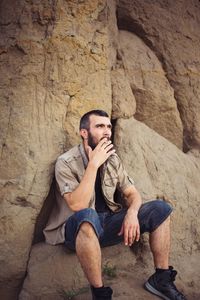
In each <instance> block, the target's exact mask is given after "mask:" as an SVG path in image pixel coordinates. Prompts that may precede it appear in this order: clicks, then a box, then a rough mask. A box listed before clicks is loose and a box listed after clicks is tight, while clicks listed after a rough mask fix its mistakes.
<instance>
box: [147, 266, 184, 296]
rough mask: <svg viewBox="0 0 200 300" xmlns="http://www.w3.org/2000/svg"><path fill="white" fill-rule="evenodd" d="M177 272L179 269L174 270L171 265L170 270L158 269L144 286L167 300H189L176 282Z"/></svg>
mask: <svg viewBox="0 0 200 300" xmlns="http://www.w3.org/2000/svg"><path fill="white" fill-rule="evenodd" d="M176 274H177V271H175V270H173V267H171V266H170V267H169V269H168V270H162V271H161V270H157V271H156V272H155V273H154V274H153V275H152V276H151V277H149V279H148V281H147V282H146V283H145V285H144V287H145V289H147V290H148V291H149V292H151V293H152V294H155V295H157V296H159V297H161V298H162V299H165V300H187V299H186V298H185V296H184V295H183V294H182V293H181V292H179V291H178V290H177V288H176V286H175V284H174V281H175V277H176Z"/></svg>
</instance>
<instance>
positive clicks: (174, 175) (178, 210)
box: [0, 0, 200, 300]
mask: <svg viewBox="0 0 200 300" xmlns="http://www.w3.org/2000/svg"><path fill="white" fill-rule="evenodd" d="M199 28H200V3H199V1H197V0H194V1H190V2H188V1H186V0H179V1H167V2H166V1H165V3H163V1H150V2H147V1H143V0H142V1H138V0H133V1H130V0H129V1H128V0H123V1H116V3H115V1H114V0H112V1H106V0H88V1H73V0H71V1H62V0H61V1H48V0H44V1H42V2H41V1H33V2H27V1H25V0H22V1H20V2H19V1H11V0H9V1H5V0H4V1H1V3H0V66H1V72H0V95H1V102H0V128H1V130H0V146H1V161H0V186H1V191H0V203H1V209H0V234H1V235H0V263H1V264H0V265H1V270H0V298H1V299H6V300H10V299H12V300H13V299H17V298H18V295H19V294H20V299H47V298H45V297H48V299H51V298H52V299H53V298H54V299H60V298H59V297H60V296H59V293H57V292H56V293H55V290H56V289H57V288H58V286H59V290H60V289H65V290H69V289H71V288H72V287H73V280H75V281H74V282H76V285H79V284H80V285H81V284H85V281H84V279H83V276H82V275H80V278H79V277H77V278H76V274H77V273H76V272H75V273H74V275H73V278H71V279H70V280H71V281H70V280H66V281H65V280H64V279H63V280H62V281H61V282H59V283H58V281H57V280H58V279H57V276H60V275H59V274H60V273H61V269H62V266H63V265H64V264H65V263H68V261H69V260H70V261H71V265H70V268H71V269H70V268H69V269H68V268H67V267H66V268H64V271H63V272H64V274H65V276H64V277H65V278H68V277H69V276H70V275H69V274H70V273H69V272H70V270H73V266H76V267H74V268H75V269H74V270H77V272H78V273H79V272H80V267H79V266H78V265H77V261H76V258H75V257H74V256H73V255H70V258H69V257H68V256H69V254H66V253H65V252H64V251H63V248H62V247H60V246H59V247H53V248H52V247H50V246H46V245H44V243H41V244H38V245H37V244H36V245H34V246H32V241H33V240H34V243H35V242H37V241H39V240H41V239H42V235H41V232H42V228H43V227H44V225H45V221H46V220H47V218H48V213H49V210H50V207H51V205H49V203H50V199H52V200H51V201H53V188H52V189H51V190H50V186H51V182H52V179H53V173H54V162H55V159H56V157H57V156H58V155H59V154H60V153H62V152H63V151H64V150H65V149H67V148H69V147H70V146H71V145H74V144H75V143H77V142H78V141H79V136H78V123H79V118H80V116H81V115H82V114H83V113H85V112H86V111H88V110H90V109H94V108H102V109H104V110H106V111H107V112H108V113H109V114H110V115H111V117H112V119H113V121H114V122H113V123H114V125H115V126H114V141H115V145H116V147H117V149H118V152H119V155H120V156H121V157H122V158H123V160H124V162H125V165H126V167H127V169H128V171H129V173H130V174H131V175H132V176H133V177H134V178H135V181H136V185H137V187H138V189H139V190H140V192H141V194H142V195H143V198H144V199H150V198H152V197H156V196H157V195H164V196H167V197H170V198H172V199H173V204H174V207H175V211H174V216H173V220H172V228H173V239H172V248H173V251H172V253H173V254H172V261H173V262H175V264H176V265H178V269H179V270H180V271H181V272H180V274H181V276H180V281H179V284H180V286H181V287H184V291H185V293H186V294H187V295H188V296H189V297H190V298H191V299H199V297H200V295H199V292H198V286H197V282H199V279H200V278H199V272H198V270H199V265H198V262H199V261H200V260H199V248H200V231H199V228H200V224H199V220H198V215H199V205H198V202H199V199H198V197H199V194H200V182H199V180H200V179H199V178H200V154H199V149H200V99H199V97H200V96H199V95H200V90H199V89H200V76H199V74H200V58H199V55H198V54H199V46H200V40H199V34H200V29H199ZM136 119H137V120H138V121H136ZM139 121H140V122H139ZM143 123H145V124H146V125H144V124H143ZM182 146H183V148H182ZM182 150H183V151H184V152H187V153H183V152H182ZM189 150H190V151H189ZM49 191H50V193H49ZM48 194H49V196H48V197H47V195H48ZM45 199H46V201H45ZM144 245H146V242H144ZM145 247H146V248H145ZM145 247H144V249H143V250H141V249H139V254H137V255H139V257H140V254H142V255H144V256H145V257H146V264H145V268H144V270H145V272H146V273H145V275H147V274H148V273H149V271H150V268H151V267H152V265H151V263H150V257H149V255H148V251H149V250H148V247H147V246H145ZM115 249H116V250H114V251H116V252H115V253H116V257H118V256H119V257H120V255H122V253H123V251H125V250H122V248H121V246H119V247H116V248H115ZM109 251H110V252H109ZM111 252H112V251H111V250H108V251H107V250H106V249H105V251H104V254H105V257H106V259H108V258H109V256H111V261H114V259H115V257H113V256H112V253H111ZM125 253H126V254H125V255H127V257H126V260H127V263H126V266H125V269H126V270H125V269H124V272H125V273H123V272H122V271H123V266H122V265H120V268H119V269H120V271H119V274H120V275H119V276H118V277H117V278H116V279H112V281H113V285H114V286H116V290H117V292H116V294H115V297H116V298H117V297H118V298H119V299H120V300H121V299H130V297H131V296H130V295H133V293H134V295H135V297H137V298H138V299H144V297H146V296H144V294H142V293H143V292H142V291H141V289H140V288H138V289H137V286H138V285H137V284H136V282H137V281H136V279H134V277H133V276H132V277H131V274H130V273H129V271H128V266H129V263H130V264H131V262H130V261H131V259H132V257H131V256H130V254H129V253H128V254H127V252H126V251H125ZM134 255H135V254H133V255H132V256H133V261H134V263H132V265H131V268H132V269H134V268H135V269H137V270H139V269H140V268H139V267H141V266H142V260H140V259H139V260H137V257H138V256H137V255H136V260H137V261H136V262H135V260H134V259H135V256H134ZM52 257H55V260H53V267H52V266H51V268H50V266H49V264H50V263H51V259H52ZM45 258H46V259H45ZM144 259H145V258H144ZM42 262H43V263H42ZM137 262H138V263H137ZM143 262H144V260H143ZM27 266H28V267H27ZM76 268H77V269H76ZM192 268H193V269H192ZM42 270H43V271H42ZM26 272H28V273H27V276H26ZM45 272H46V273H45ZM49 272H51V273H52V274H51V281H49V282H47V281H48V280H47V279H48V276H47V275H48V274H49ZM126 272H127V273H126ZM54 273H55V276H54ZM37 274H41V278H40V276H39V275H37ZM123 274H124V275H123ZM138 274H140V273H139V272H138ZM128 275H129V276H130V278H131V279H132V282H133V281H134V280H135V284H132V285H131V284H130V282H128V281H127V276H128ZM25 276H26V277H25ZM138 276H139V275H138ZM38 278H39V280H38ZM58 278H60V277H58ZM78 278H79V279H80V280H79V279H78ZM140 278H141V282H142V281H143V280H144V276H143V274H142V273H141V274H140ZM24 279H25V281H24ZM40 279H41V280H40ZM72 279H73V280H72ZM76 279H77V281H76ZM59 280H60V279H59ZM44 282H46V283H45V284H44ZM120 282H123V283H124V284H125V286H127V289H129V288H130V289H131V288H134V291H136V292H134V291H133V290H131V291H132V294H126V295H124V296H123V295H122V294H121V290H120V289H119V288H117V286H118V287H119V286H120ZM137 283H138V284H140V283H139V282H137ZM42 286H43V288H42ZM50 286H52V287H53V288H50ZM33 287H34V288H33ZM75 288H76V286H75ZM53 289H54V292H53ZM20 290H21V293H20ZM47 291H51V293H50V292H47ZM40 293H41V294H40ZM88 295H89V294H88ZM145 295H146V294H145ZM85 297H86V299H88V298H87V297H88V296H85ZM123 297H124V298H123ZM147 297H148V296H147ZM77 299H78V298H77ZM147 299H148V298H147ZM149 299H153V296H152V297H151V296H149Z"/></svg>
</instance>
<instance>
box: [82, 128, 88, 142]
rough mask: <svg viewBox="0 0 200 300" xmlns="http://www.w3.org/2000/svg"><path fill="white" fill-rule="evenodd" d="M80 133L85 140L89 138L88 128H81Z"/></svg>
mask: <svg viewBox="0 0 200 300" xmlns="http://www.w3.org/2000/svg"><path fill="white" fill-rule="evenodd" d="M80 135H81V136H82V138H83V139H84V140H85V139H87V138H88V131H87V129H81V130H80Z"/></svg>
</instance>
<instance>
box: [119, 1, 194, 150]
mask: <svg viewBox="0 0 200 300" xmlns="http://www.w3.org/2000/svg"><path fill="white" fill-rule="evenodd" d="M199 12H200V3H199V1H198V0H194V1H192V2H187V1H185V0H179V1H176V2H174V1H173V0H170V1H167V2H163V1H148V3H147V2H146V1H138V0H133V1H132V0H120V1H118V8H117V15H118V26H119V28H120V29H124V30H128V31H130V32H132V33H135V34H136V35H137V36H139V37H140V38H142V40H143V41H144V42H145V43H146V44H147V45H148V46H149V47H150V48H151V49H152V50H153V52H154V54H155V55H156V56H157V57H158V59H159V60H160V62H161V63H162V65H163V69H164V71H165V72H166V76H167V78H168V80H169V82H170V85H171V87H172V88H173V89H174V95H175V98H176V101H177V106H178V109H179V113H180V116H181V120H182V123H183V129H184V135H183V142H184V149H185V150H188V149H191V148H194V147H196V148H199V146H200V116H199V111H200V101H199V97H200V92H199V89H200V86H199V69H200V58H199V55H198V51H199V47H200V39H199V26H200V14H199Z"/></svg>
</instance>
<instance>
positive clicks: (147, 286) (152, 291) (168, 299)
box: [144, 281, 170, 300]
mask: <svg viewBox="0 0 200 300" xmlns="http://www.w3.org/2000/svg"><path fill="white" fill-rule="evenodd" d="M144 287H145V289H146V290H147V291H149V292H150V293H152V294H154V295H156V296H159V297H161V298H162V299H165V300H170V298H168V297H167V296H165V295H164V294H162V293H161V292H159V291H158V290H156V289H155V288H154V287H152V285H150V283H149V282H148V281H147V282H146V283H145V284H144Z"/></svg>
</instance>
